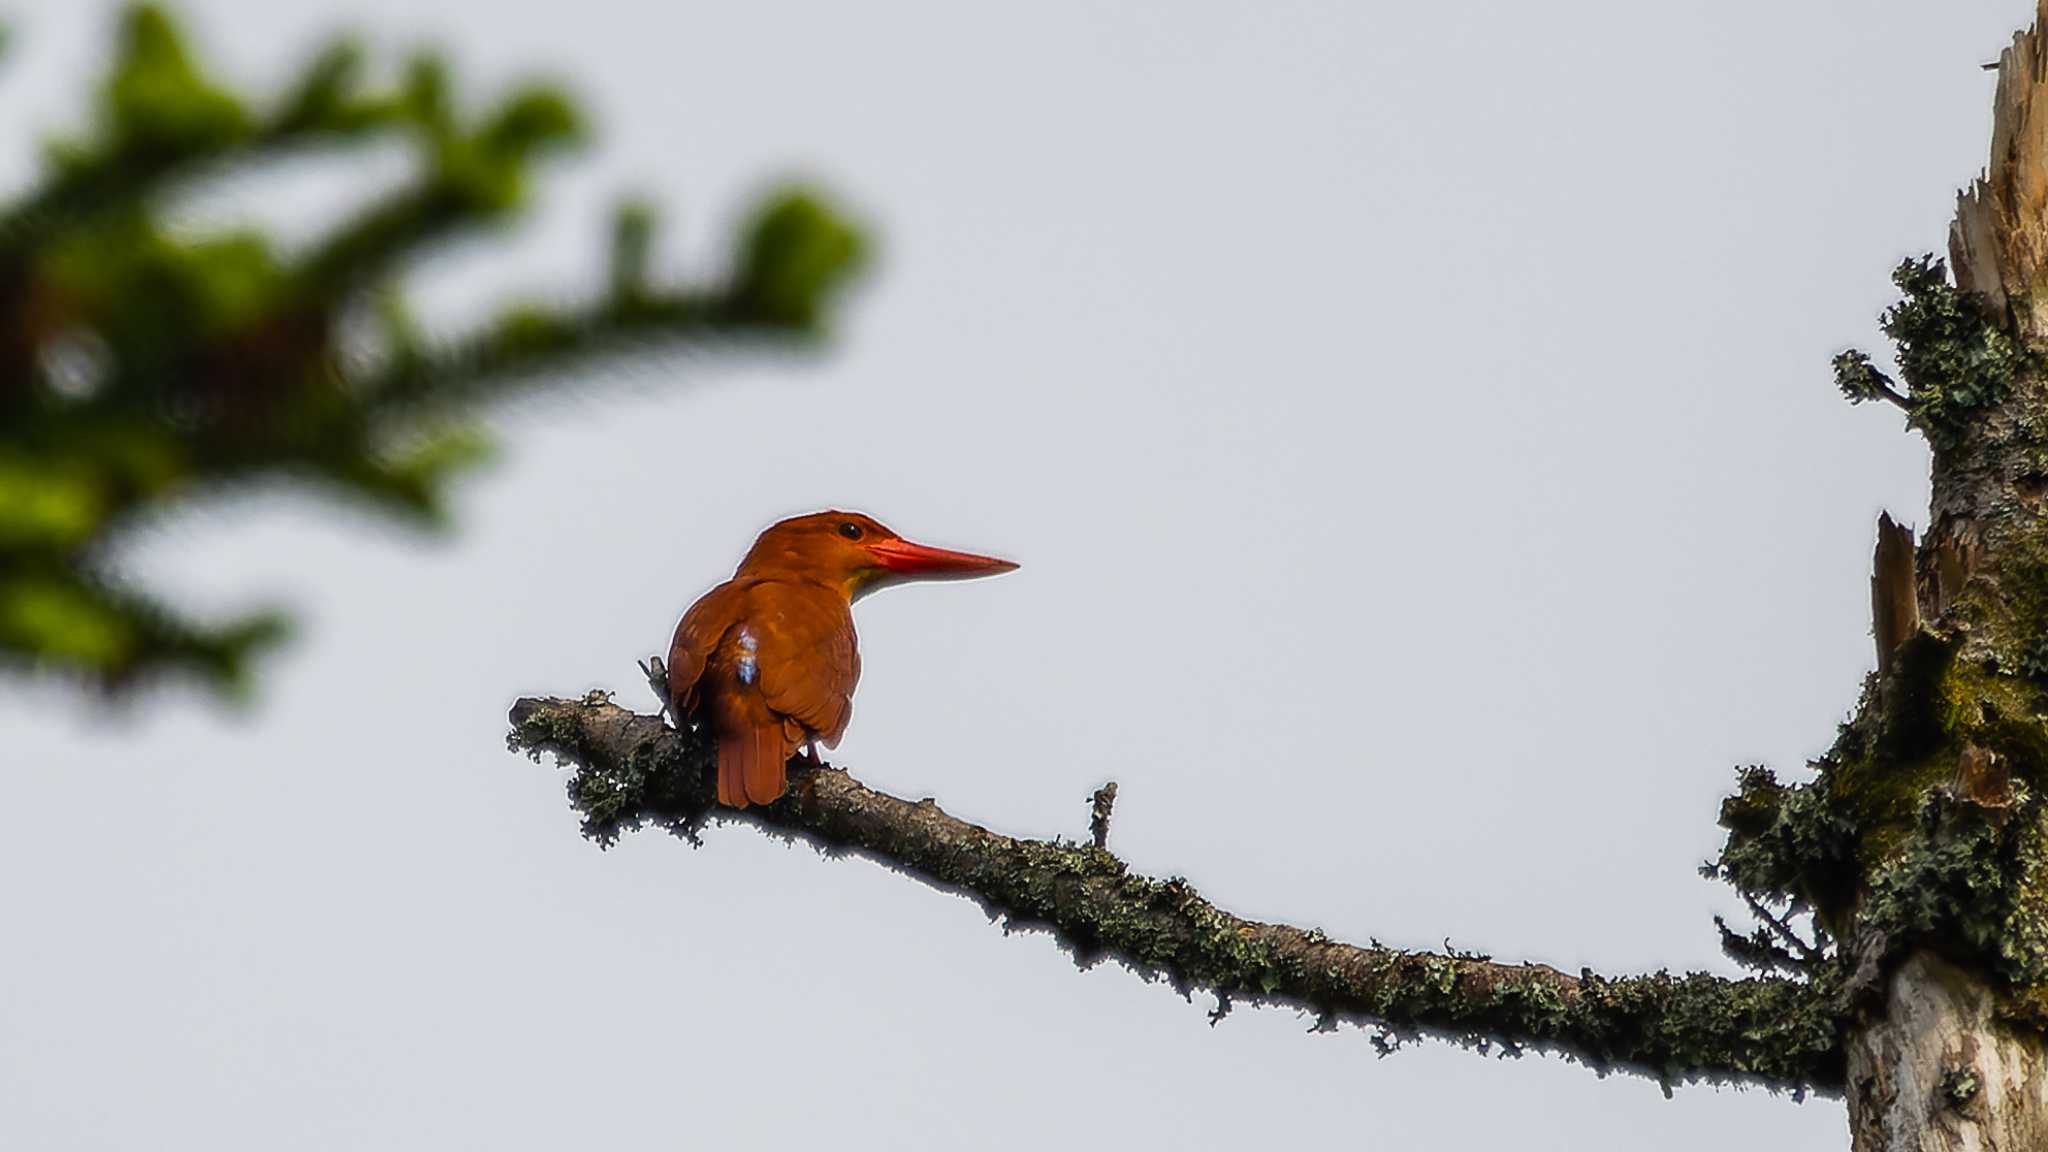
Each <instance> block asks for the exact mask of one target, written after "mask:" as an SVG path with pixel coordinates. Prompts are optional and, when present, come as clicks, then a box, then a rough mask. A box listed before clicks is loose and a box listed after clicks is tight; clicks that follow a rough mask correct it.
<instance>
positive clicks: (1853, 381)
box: [1834, 255, 2030, 451]
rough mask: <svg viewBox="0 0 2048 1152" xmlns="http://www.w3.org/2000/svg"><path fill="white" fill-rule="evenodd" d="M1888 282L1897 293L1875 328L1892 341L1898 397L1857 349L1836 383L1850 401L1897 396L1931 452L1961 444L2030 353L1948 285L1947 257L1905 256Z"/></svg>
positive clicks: (1842, 364) (1841, 359)
mask: <svg viewBox="0 0 2048 1152" xmlns="http://www.w3.org/2000/svg"><path fill="white" fill-rule="evenodd" d="M1892 283H1893V284H1896V285H1897V286H1898V288H1899V291H1900V292H1901V293H1902V295H1901V297H1900V299H1899V300H1898V302H1897V303H1895V304H1893V305H1892V306H1891V307H1889V308H1887V309H1885V311H1884V313H1883V314H1882V315H1881V316H1880V317H1879V325H1880V327H1882V328H1883V329H1884V333H1885V335H1886V336H1889V337H1890V338H1891V340H1892V344H1893V347H1894V349H1895V352H1896V357H1895V358H1896V360H1897V363H1898V366H1899V375H1900V376H1902V377H1903V378H1904V379H1905V382H1906V389H1905V391H1904V393H1903V395H1901V394H1900V393H1899V392H1898V391H1897V390H1895V389H1894V388H1893V383H1892V379H1891V377H1889V376H1887V375H1886V374H1885V373H1883V372H1881V371H1879V370H1878V369H1877V367H1876V366H1875V365H1874V364H1872V362H1871V359H1870V357H1869V355H1867V354H1866V353H1864V352H1861V351H1858V350H1856V349H1850V350H1848V351H1846V352H1843V353H1842V354H1841V355H1839V356H1837V357H1835V364H1834V367H1835V384H1836V386H1837V387H1839V388H1840V389H1841V390H1842V393H1843V395H1845V396H1847V397H1848V398H1849V400H1850V402H1851V403H1861V402H1863V401H1866V400H1877V399H1891V398H1898V399H1902V400H1903V401H1904V405H1905V408H1906V411H1907V414H1908V416H1909V418H1910V419H1911V421H1912V423H1913V426H1914V427H1916V428H1918V429H1920V430H1921V431H1922V432H1923V433H1925V434H1926V436H1927V439H1928V442H1929V443H1931V444H1932V445H1933V446H1934V447H1935V449H1936V451H1947V450H1949V449H1952V448H1954V447H1955V446H1956V445H1957V444H1959V443H1960V442H1961V439H1962V436H1963V434H1964V432H1965V430H1966V429H1967V428H1968V426H1969V423H1970V420H1971V418H1972V416H1973V414H1974V413H1976V412H1978V411H1981V410H1983V409H1986V408H1989V407H1992V406H1994V405H1996V404H1998V403H1999V402H2000V401H2002V400H2004V399H2005V397H2006V394H2007V393H2008V392H2009V391H2010V390H2011V388H2012V385H2013V381H2014V380H2015V379H2016V378H2017V377H2018V376H2019V374H2020V373H2021V372H2022V371H2023V370H2024V369H2026V368H2027V367H2028V365H2029V363H2030V357H2029V355H2028V353H2027V351H2026V349H2025V348H2023V347H2022V346H2021V345H2020V344H2019V342H2018V341H2016V340H2014V339H2013V338H2012V336H2011V335H2009V334H2008V333H2007V332H2006V331H2005V330H2004V329H2003V328H2002V327H2000V326H1999V325H1998V324H1997V323H1996V322H1995V318H1994V317H1991V316H1989V315H1987V314H1986V313H1985V310H1984V309H1983V307H1982V306H1981V304H1980V303H1979V302H1978V301H1977V300H1975V299H1974V298H1972V297H1970V296H1968V295H1966V294H1965V293H1963V292H1961V291H1959V290H1958V289H1957V288H1956V287H1955V286H1954V285H1952V284H1950V283H1949V280H1948V266H1947V264H1946V263H1945V262H1944V261H1942V260H1939V259H1936V258H1935V257H1934V256H1932V255H1928V256H1923V257H1920V258H1919V259H1917V260H1906V261H1904V262H1902V263H1901V264H1900V265H1899V266H1898V267H1897V268H1896V269H1894V270H1893V272H1892Z"/></svg>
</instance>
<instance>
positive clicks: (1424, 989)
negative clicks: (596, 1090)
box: [509, 695, 1843, 1092]
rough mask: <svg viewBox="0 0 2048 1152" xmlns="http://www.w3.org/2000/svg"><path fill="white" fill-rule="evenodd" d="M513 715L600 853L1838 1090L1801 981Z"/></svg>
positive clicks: (1319, 1002)
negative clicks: (855, 883)
mask: <svg viewBox="0 0 2048 1152" xmlns="http://www.w3.org/2000/svg"><path fill="white" fill-rule="evenodd" d="M511 721H512V734H511V737H510V740H509V743H510V745H511V747H512V748H513V749H515V750H517V751H523V752H526V753H529V754H531V755H533V756H534V757H536V758H538V757H539V756H541V755H544V754H553V755H554V756H556V757H557V758H558V759H560V760H561V761H563V762H564V763H569V764H574V765H575V766H576V768H577V771H576V772H575V774H574V775H573V776H572V778H571V780H570V784H569V794H570V799H571V801H572V802H573V803H574V804H575V805H576V807H577V808H578V809H579V810H580V811H581V812H582V813H583V815H584V832H585V834H586V835H588V836H591V837H592V838H594V839H596V840H598V841H599V842H600V843H609V842H610V841H612V840H613V839H615V838H616V837H617V836H618V834H619V833H620V832H621V831H622V830H625V829H630V828H634V827H639V826H641V825H644V824H647V823H656V824H663V825H668V826H672V827H685V828H688V827H694V826H695V825H696V824H697V823H698V822H701V821H702V820H704V819H705V818H706V817H708V816H713V815H716V816H721V817H724V818H727V819H730V820H732V821H735V822H742V823H752V824H755V825H757V826H758V827H760V828H761V829H762V830H763V831H767V832H769V833H771V834H776V835H784V836H793V837H798V838H801V839H804V840H806V841H809V842H810V843H812V844H814V845H816V846H818V847H819V848H820V849H822V850H825V851H826V852H829V853H839V852H852V853H855V854H858V855H862V856H866V857H868V858H870V859H873V860H875V861H877V862H880V863H882V864H884V865H887V866H889V867H892V868H896V869H898V870H901V871H903V872H905V873H906V874H908V875H911V876H913V877H916V878H918V879H921V880H924V881H926V882H927V883H930V884H932V885H934V886H935V887H939V888H941V889H944V890H947V891H952V892H956V893H958V894H961V895H964V896H967V897H969V898H970V899H972V900H974V901H976V902H977V903H978V904H980V905H981V906H982V908H983V909H985V910H986V911H988V912H989V913H990V914H991V915H992V916H998V917H1002V918H1004V919H1005V921H1006V922H1007V924H1009V925H1010V926H1014V927H1025V928H1043V929H1046V930H1048V931H1050V932H1052V933H1053V934H1054V935H1055V936H1057V937H1058V938H1059V940H1060V941H1061V942H1062V943H1063V944H1065V945H1066V946H1068V947H1069V948H1071V949H1072V950H1073V952H1074V954H1075V955H1076V956H1077V957H1080V958H1088V959H1093V958H1099V957H1104V956H1108V957H1114V958H1116V959H1117V960H1119V961H1121V962H1122V963H1124V964H1125V965H1127V966H1129V967H1130V968H1132V969H1133V970H1135V971H1137V972H1138V973H1140V974H1142V975H1144V976H1146V977H1148V978H1151V977H1164V978H1165V979H1166V980H1168V981H1169V982H1171V983H1172V985H1173V986H1174V987H1175V988H1176V989H1177V990H1180V991H1183V992H1187V993H1192V992H1193V991H1195V990H1196V989H1206V990H1208V991H1211V992H1214V993H1216V994H1217V996H1218V998H1219V1004H1220V1005H1221V1004H1229V1003H1231V1002H1234V1001H1237V1000H1250V1001H1253V1002H1257V1003H1266V1004H1279V1005H1287V1006H1291V1007H1295V1008H1298V1009H1301V1010H1304V1011H1307V1012H1312V1013H1315V1014H1317V1015H1318V1016H1324V1015H1327V1016H1329V1017H1331V1018H1333V1019H1345V1020H1354V1021H1366V1022H1370V1023H1372V1024H1374V1025H1376V1026H1378V1027H1380V1028H1381V1029H1383V1030H1384V1032H1385V1033H1386V1034H1387V1035H1400V1034H1405V1033H1410V1032H1427V1033H1430V1034H1434V1035H1436V1036H1440V1037H1443V1038H1446V1039H1449V1040H1452V1041H1454V1042H1459V1043H1463V1044H1466V1045H1468V1046H1473V1047H1478V1046H1480V1045H1482V1044H1489V1043H1505V1044H1511V1045H1516V1046H1522V1047H1532V1048H1537V1049H1541V1050H1546V1051H1551V1052H1556V1053H1560V1054H1563V1055H1566V1056H1569V1057H1571V1058H1573V1059H1576V1060H1579V1061H1582V1062H1584V1063H1586V1064H1589V1065H1592V1066H1594V1067H1596V1068H1601V1069H1606V1068H1621V1069H1626V1070H1630V1071H1636V1072H1641V1073H1643V1074H1645V1075H1649V1076H1652V1077H1654V1078H1656V1079H1658V1080H1659V1081H1661V1082H1663V1083H1665V1084H1666V1085H1669V1084H1670V1083H1672V1082H1675V1081H1687V1080H1710V1081H1720V1082H1728V1081H1741V1082H1760V1083H1764V1084H1767V1085H1770V1086H1772V1087H1776V1088H1782V1089H1790V1090H1794V1091H1804V1090H1812V1091H1819V1092H1838V1091H1840V1090H1841V1087H1842V1080H1843V1056H1842V1049H1841V1044H1840V1039H1839V1030H1838V1027H1837V1021H1838V1012H1839V1007H1838V1004H1837V1002H1836V999H1835V998H1834V997H1833V996H1831V995H1829V994H1828V993H1827V992H1825V991H1824V990H1822V989H1819V988H1816V987H1815V986H1813V985H1811V984H1808V983H1807V982H1805V981H1801V980H1791V979H1781V978H1771V977H1756V978H1750V979H1743V980H1731V979H1725V978H1722V977H1717V976H1712V975H1708V974H1705V973H1691V974H1688V975H1683V976H1676V975H1672V974H1671V973H1668V972H1656V973H1651V974H1648V975H1641V976H1627V977H1617V978H1611V979H1610V978H1605V977H1601V976H1596V975H1594V974H1593V973H1592V972H1590V971H1581V972H1580V973H1579V974H1578V975H1576V976H1574V975H1569V974H1567V973H1564V972H1560V971H1558V970H1557V969H1555V968H1551V967H1548V966H1546V965H1542V964H1508V963H1499V962H1496V961H1492V960H1488V959H1484V958H1483V957H1481V956H1479V955H1478V954H1476V953H1465V952H1457V953H1450V954H1445V953H1435V952H1409V951H1404V950H1401V949H1395V948H1385V947H1380V946H1378V945H1374V946H1372V947H1361V946H1358V945H1355V944H1345V943H1341V942H1338V941H1334V940H1331V939H1329V938H1328V937H1326V936H1324V935H1323V934H1322V933H1320V932H1314V931H1310V930H1306V929H1301V928H1296V927H1292V926H1290V925H1286V924H1270V923H1261V922H1258V921H1254V920H1246V919H1242V918H1240V917H1237V916H1233V915H1231V914H1230V913H1228V912H1225V911H1223V910H1222V909H1220V908H1218V907H1216V906H1215V905H1214V904H1211V903H1210V902H1209V901H1207V900H1205V899H1203V898H1202V896H1201V894H1200V893H1198V892H1197V891H1195V889H1194V888H1193V887H1192V886H1191V885H1189V884H1188V882H1187V881H1185V880H1182V879H1178V878H1175V879H1170V880H1157V879H1154V878H1152V877H1149V876H1145V875H1141V874H1139V873H1137V872H1134V871H1132V870H1131V869H1130V867H1129V866H1128V865H1127V864H1125V863H1124V862H1123V861H1122V860H1120V859H1118V858H1117V857H1116V856H1115V855H1114V854H1112V853H1110V852H1109V851H1108V850H1107V848H1097V847H1095V846H1093V845H1091V844H1075V843H1072V842H1070V841H1064V840H1025V839H1019V838H1015V837H1010V836H1003V835H1000V834H998V833H995V832H991V831H989V830H988V829H986V828H983V827H981V826H979V825H975V824H970V823H968V822H966V821H964V820H960V819H958V818H956V817H954V816H951V815H948V814H947V813H946V812H945V811H944V810H943V809H941V808H940V807H939V806H938V805H937V804H935V803H931V802H929V801H925V802H912V801H908V800H903V799H899V798H897V797H894V796H889V795H886V794H883V793H880V792H876V791H874V790H872V789H870V788H867V787H864V786H863V785H862V784H861V783H860V782H859V781H857V780H855V779H853V777H851V776H849V775H847V774H846V773H845V772H844V771H841V770H838V769H834V768H825V767H816V766H812V765H808V764H804V763H802V762H800V761H799V762H792V763H791V765H790V790H789V793H788V795H786V796H785V797H783V799H781V800H779V801H777V802H776V803H774V804H771V805H768V806H766V807H754V808H749V809H747V810H745V811H744V812H743V813H736V812H734V811H732V810H730V809H718V808H716V806H715V804H714V797H713V789H712V771H711V748H710V745H709V742H708V741H707V740H706V739H705V738H704V737H703V736H702V734H700V733H696V732H688V731H677V730H675V729H672V728H670V727H668V726H667V725H666V724H663V723H662V721H661V719H660V718H659V717H657V716H642V715H636V714H634V713H632V712H628V711H626V710H625V709H622V708H619V707H617V706H615V705H613V704H611V703H609V702H608V701H607V700H605V699H604V698H603V697H602V695H595V696H591V697H586V698H585V699H583V700H581V701H577V700H562V699H525V700H521V701H519V702H518V703H517V704H515V705H514V706H513V708H512V713H511ZM1105 791H1106V790H1105Z"/></svg>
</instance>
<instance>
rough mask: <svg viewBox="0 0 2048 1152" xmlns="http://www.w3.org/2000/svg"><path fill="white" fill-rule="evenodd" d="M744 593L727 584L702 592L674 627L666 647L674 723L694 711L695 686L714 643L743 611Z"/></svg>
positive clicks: (670, 706) (736, 586)
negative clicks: (672, 638) (672, 635)
mask: <svg viewBox="0 0 2048 1152" xmlns="http://www.w3.org/2000/svg"><path fill="white" fill-rule="evenodd" d="M745 600H746V598H745V590H744V589H743V588H742V587H741V586H740V585H738V584H734V583H731V582H728V583H724V584H720V585H719V586H718V587H716V588H713V589H712V590H711V591H709V592H706V593H705V594H704V595H703V597H702V598H700V599H699V600H698V601H697V602H696V603H695V604H692V605H690V610H689V611H688V612H685V613H683V619H682V621H681V622H680V623H678V624H677V625H676V634H675V639H674V640H672V641H670V642H669V646H668V698H669V711H670V712H671V713H672V714H673V715H674V716H675V717H676V720H677V723H681V722H682V720H683V718H684V717H686V716H688V715H690V714H691V713H692V712H694V711H695V710H696V707H697V682H698V681H699V680H701V679H702V678H703V676H704V667H705V665H706V664H708V663H709V662H710V660H711V654H712V653H713V652H714V651H716V650H717V648H718V642H719V640H721V639H722V638H723V637H724V636H725V634H726V632H727V631H728V630H730V629H731V628H732V626H733V625H734V624H737V623H738V622H739V619H740V615H741V613H742V612H743V611H744V610H745V607H746V602H745Z"/></svg>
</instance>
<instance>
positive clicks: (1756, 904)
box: [1742, 892, 1827, 964]
mask: <svg viewBox="0 0 2048 1152" xmlns="http://www.w3.org/2000/svg"><path fill="white" fill-rule="evenodd" d="M1742 902H1743V903H1744V904H1747V905H1749V914H1750V915H1752V916H1754V917H1756V918H1757V919H1758V920H1760V921H1762V922H1763V923H1764V924H1765V925H1766V926H1768V927H1769V928H1770V930H1771V935H1773V936H1776V937H1777V938H1778V939H1780V940H1782V941H1784V942H1785V943H1786V944H1787V945H1789V946H1790V947H1791V948H1792V950H1793V951H1795V952H1797V953H1799V955H1800V958H1801V959H1803V960H1805V961H1806V962H1807V963H1808V964H1819V963H1820V962H1822V961H1823V960H1825V959H1827V957H1826V956H1824V955H1823V954H1822V953H1821V951H1820V949H1818V948H1816V947H1814V946H1813V945H1811V944H1808V943H1807V942H1806V939H1805V937H1803V936H1801V935H1800V934H1799V933H1797V932H1795V931H1793V929H1792V925H1791V924H1790V923H1788V922H1786V920H1784V919H1783V918H1781V917H1778V916H1774V915H1772V914H1771V910H1770V909H1768V908H1766V907H1764V905H1763V902H1762V901H1761V900H1758V899H1757V898H1756V897H1754V896H1751V895H1750V894H1749V893H1747V892H1744V893H1743V894H1742Z"/></svg>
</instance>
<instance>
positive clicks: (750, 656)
mask: <svg viewBox="0 0 2048 1152" xmlns="http://www.w3.org/2000/svg"><path fill="white" fill-rule="evenodd" d="M739 644H740V653H741V654H740V661H739V673H740V683H742V684H752V683H753V682H754V681H756V680H759V679H760V678H761V665H760V663H759V662H758V661H756V660H755V659H754V653H755V652H756V651H758V650H759V649H760V647H761V642H760V641H759V640H756V639H754V634H753V633H752V632H749V631H747V630H746V628H745V627H741V628H740V635H739Z"/></svg>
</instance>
